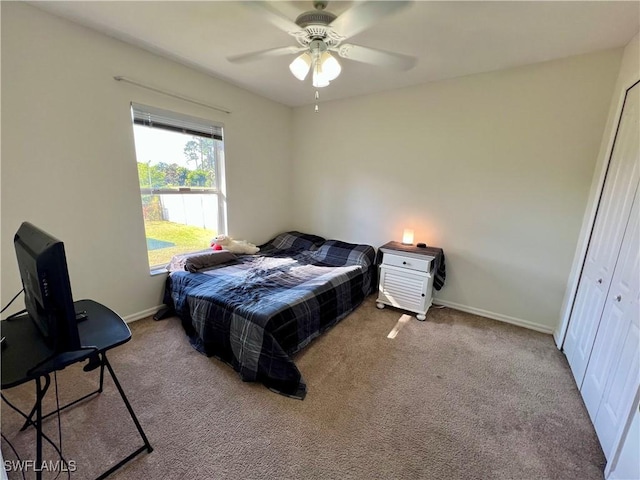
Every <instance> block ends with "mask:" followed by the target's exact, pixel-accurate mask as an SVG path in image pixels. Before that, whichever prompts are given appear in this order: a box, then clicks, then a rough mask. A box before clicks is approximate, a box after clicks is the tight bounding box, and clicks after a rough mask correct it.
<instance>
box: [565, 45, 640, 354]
mask: <svg viewBox="0 0 640 480" xmlns="http://www.w3.org/2000/svg"><path fill="white" fill-rule="evenodd" d="M639 80H640V33H638V34H637V35H636V36H635V37H634V38H633V39H632V40H631V41H630V42H629V43H628V44H627V46H626V47H625V48H624V52H623V56H622V61H621V64H620V71H619V73H618V79H617V80H616V84H615V87H614V89H613V95H612V97H611V103H610V105H609V114H608V116H607V123H606V127H605V129H604V134H603V136H602V140H601V142H600V149H599V151H598V157H597V163H596V166H595V169H594V174H593V178H592V182H591V189H590V190H589V199H588V201H587V206H586V208H585V210H584V215H583V221H582V227H581V229H580V235H579V240H578V242H577V247H576V249H575V254H574V260H573V264H572V268H571V273H570V275H569V278H568V281H567V286H566V290H565V296H564V300H563V302H562V314H561V319H560V325H559V326H558V328H557V330H556V331H555V332H554V336H555V340H556V344H557V345H558V347H561V345H562V342H563V341H564V336H565V333H566V330H567V326H568V325H569V315H570V314H571V307H572V305H573V300H574V298H575V293H576V291H577V288H578V280H579V277H580V271H581V270H582V263H583V261H584V255H585V253H586V251H587V247H588V244H589V235H590V233H591V228H592V226H593V221H594V219H595V214H596V210H597V207H598V200H599V198H600V192H601V191H602V186H603V184H604V177H605V173H606V167H607V165H608V163H609V157H610V155H611V151H612V148H613V141H614V138H615V133H616V129H615V127H616V125H617V124H618V119H619V118H620V112H621V111H622V105H623V103H624V97H625V94H626V91H627V89H628V88H630V87H631V86H632V85H633V84H634V83H635V82H637V81H639Z"/></svg>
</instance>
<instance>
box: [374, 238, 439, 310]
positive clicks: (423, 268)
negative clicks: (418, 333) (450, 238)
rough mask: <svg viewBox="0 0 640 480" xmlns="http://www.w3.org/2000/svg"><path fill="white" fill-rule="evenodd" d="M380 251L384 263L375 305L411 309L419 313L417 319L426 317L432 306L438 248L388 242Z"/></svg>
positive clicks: (381, 267) (381, 268)
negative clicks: (434, 265) (433, 274)
mask: <svg viewBox="0 0 640 480" xmlns="http://www.w3.org/2000/svg"><path fill="white" fill-rule="evenodd" d="M380 252H381V253H382V264H381V265H380V281H379V283H378V299H377V301H376V305H377V306H378V308H384V306H385V305H391V306H393V307H397V308H401V309H403V310H409V311H411V312H415V313H417V315H416V318H417V319H418V320H425V318H426V317H425V315H426V313H427V311H428V310H429V307H430V306H431V297H432V291H433V276H432V270H433V261H434V260H435V258H436V255H437V251H436V250H435V249H431V248H428V247H427V248H418V247H414V246H412V245H404V244H402V243H399V242H389V243H387V244H385V245H383V246H382V247H380Z"/></svg>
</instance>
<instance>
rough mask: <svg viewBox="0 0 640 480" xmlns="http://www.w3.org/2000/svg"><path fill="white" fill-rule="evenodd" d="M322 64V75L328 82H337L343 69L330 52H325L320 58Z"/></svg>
mask: <svg viewBox="0 0 640 480" xmlns="http://www.w3.org/2000/svg"><path fill="white" fill-rule="evenodd" d="M320 64H321V65H322V73H323V74H324V76H325V77H326V79H327V80H328V81H332V80H335V79H336V78H338V75H340V72H341V71H342V67H341V66H340V63H339V62H338V60H337V59H336V58H335V57H334V56H333V55H331V54H330V53H329V52H324V53H323V54H322V56H321V57H320Z"/></svg>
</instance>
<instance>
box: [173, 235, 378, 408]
mask: <svg viewBox="0 0 640 480" xmlns="http://www.w3.org/2000/svg"><path fill="white" fill-rule="evenodd" d="M374 263H375V251H374V249H373V248H372V247H370V246H368V245H355V244H349V243H345V242H339V241H336V240H327V241H324V239H322V238H321V237H316V236H313V235H306V234H301V233H299V232H288V233H285V234H282V235H279V236H278V237H276V238H275V239H273V240H272V241H271V242H269V243H267V244H265V245H262V246H261V251H260V253H259V254H258V255H242V256H238V258H237V261H235V262H234V263H232V264H229V265H227V266H224V267H222V268H215V269H212V270H208V271H205V272H201V273H189V272H174V273H172V274H171V275H170V277H169V281H168V286H169V288H168V293H170V296H171V301H172V303H173V307H174V308H175V310H176V313H177V314H178V316H179V317H180V318H181V319H182V322H183V325H184V326H185V329H186V330H187V333H188V334H190V336H191V338H192V341H193V343H194V346H196V348H198V350H200V351H201V352H203V353H206V354H207V355H213V356H216V357H218V358H220V359H222V360H224V361H225V362H227V363H229V364H230V365H231V366H233V368H234V369H235V370H236V371H237V372H239V374H240V377H241V378H242V379H243V380H245V381H259V382H262V383H264V384H265V385H266V386H267V387H269V388H271V389H272V390H275V391H277V392H279V393H282V394H285V395H289V396H292V397H296V398H304V396H305V394H306V385H305V383H304V380H303V378H302V375H301V374H300V371H299V370H298V368H297V367H296V365H295V363H294V361H293V360H292V358H291V356H292V355H293V354H295V353H296V352H298V351H299V350H300V349H302V348H304V347H305V346H306V345H308V344H309V343H310V342H311V341H312V340H313V339H314V338H316V337H317V336H319V335H320V334H321V333H323V332H324V331H325V330H327V329H328V328H330V327H331V326H333V325H335V324H336V323H337V322H339V321H340V320H341V319H343V318H344V317H345V316H347V315H348V314H349V313H350V312H352V311H353V310H354V309H355V308H356V307H357V306H358V305H359V304H360V303H361V302H362V301H363V300H364V298H365V297H366V296H367V295H369V294H370V293H371V292H372V291H373V289H374V288H375V284H376V279H375V268H376V267H375V265H374Z"/></svg>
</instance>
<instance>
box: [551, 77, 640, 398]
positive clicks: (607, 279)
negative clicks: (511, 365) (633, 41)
mask: <svg viewBox="0 0 640 480" xmlns="http://www.w3.org/2000/svg"><path fill="white" fill-rule="evenodd" d="M639 105H640V86H639V85H638V84H636V85H635V86H634V87H633V88H631V89H629V91H628V92H627V96H626V100H625V103H624V107H623V110H622V114H621V116H620V122H619V125H618V133H617V134H616V138H615V144H614V147H613V151H612V153H611V159H610V163H609V168H608V171H607V177H606V179H605V184H604V188H603V191H602V196H601V199H600V205H599V207H598V213H597V216H596V221H595V224H594V228H593V232H592V234H591V239H590V241H589V248H588V250H587V255H586V258H585V263H584V266H583V270H582V275H581V277H580V284H579V285H578V291H577V293H576V299H575V302H574V306H573V311H572V312H571V319H570V323H569V329H568V330H567V336H566V339H565V342H564V347H563V350H564V352H565V355H566V356H567V359H568V361H569V365H570V366H571V371H572V372H573V375H574V377H575V379H576V383H577V384H578V387H581V386H582V382H583V379H584V374H585V371H586V369H587V364H588V363H589V357H590V355H591V349H592V347H593V342H594V340H595V337H596V333H597V331H598V325H599V323H600V318H601V316H602V311H603V309H604V305H605V301H606V299H607V292H608V291H609V287H610V285H611V280H612V276H613V270H614V267H615V264H616V258H617V256H618V253H619V248H620V244H621V242H622V237H623V235H624V230H625V227H626V224H627V219H628V218H629V213H630V211H631V205H632V201H633V197H634V191H635V188H636V185H637V184H638V178H640V166H639V161H638V155H639V150H640V148H639V144H640V122H639V120H638V118H639V116H638V109H639Z"/></svg>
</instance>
